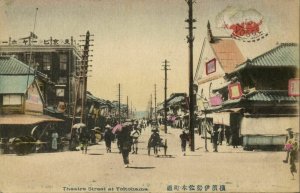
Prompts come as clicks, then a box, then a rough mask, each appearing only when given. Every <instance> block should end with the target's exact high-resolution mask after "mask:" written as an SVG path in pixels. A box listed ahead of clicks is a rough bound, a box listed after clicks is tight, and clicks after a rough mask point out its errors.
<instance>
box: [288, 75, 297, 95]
mask: <svg viewBox="0 0 300 193" xmlns="http://www.w3.org/2000/svg"><path fill="white" fill-rule="evenodd" d="M288 89H289V90H288V94H289V96H300V79H299V78H294V79H290V80H289V85H288Z"/></svg>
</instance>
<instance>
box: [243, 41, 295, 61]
mask: <svg viewBox="0 0 300 193" xmlns="http://www.w3.org/2000/svg"><path fill="white" fill-rule="evenodd" d="M297 45H298V44H297V43H294V42H290V43H288V42H285V43H280V44H279V45H278V46H276V47H275V48H272V49H271V50H268V51H266V52H264V53H262V54H260V55H258V56H256V57H255V58H253V59H249V60H247V61H250V62H253V61H255V60H258V59H259V58H261V57H265V56H267V55H269V54H271V53H274V52H275V51H277V50H278V49H280V48H282V47H285V46H294V47H296V46H297Z"/></svg>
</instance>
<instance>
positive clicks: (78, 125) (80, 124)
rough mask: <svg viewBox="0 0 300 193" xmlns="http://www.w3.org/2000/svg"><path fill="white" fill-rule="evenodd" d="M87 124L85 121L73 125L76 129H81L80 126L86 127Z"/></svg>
mask: <svg viewBox="0 0 300 193" xmlns="http://www.w3.org/2000/svg"><path fill="white" fill-rule="evenodd" d="M85 127H86V125H85V124H84V123H76V124H74V125H73V126H72V128H74V129H80V128H85Z"/></svg>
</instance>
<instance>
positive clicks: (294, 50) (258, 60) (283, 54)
mask: <svg viewBox="0 0 300 193" xmlns="http://www.w3.org/2000/svg"><path fill="white" fill-rule="evenodd" d="M259 66H263V67H292V66H294V67H298V68H299V46H298V45H297V44H295V43H282V44H280V45H279V46H277V47H275V48H273V49H271V50H269V51H268V52H266V53H263V54H261V55H259V56H257V57H255V58H254V59H252V60H250V59H248V60H247V61H246V62H244V63H242V64H240V65H239V66H238V67H237V68H236V69H235V71H238V70H240V69H242V68H245V67H259Z"/></svg>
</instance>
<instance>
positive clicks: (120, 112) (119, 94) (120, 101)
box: [119, 83, 121, 124]
mask: <svg viewBox="0 0 300 193" xmlns="http://www.w3.org/2000/svg"><path fill="white" fill-rule="evenodd" d="M120 123H121V84H120V83H119V124H120Z"/></svg>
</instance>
